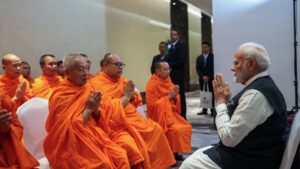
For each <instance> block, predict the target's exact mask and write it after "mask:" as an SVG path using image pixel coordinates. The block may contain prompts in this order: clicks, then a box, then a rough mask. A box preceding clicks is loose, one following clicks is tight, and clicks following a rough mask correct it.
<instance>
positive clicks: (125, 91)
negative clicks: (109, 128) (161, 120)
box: [91, 54, 176, 169]
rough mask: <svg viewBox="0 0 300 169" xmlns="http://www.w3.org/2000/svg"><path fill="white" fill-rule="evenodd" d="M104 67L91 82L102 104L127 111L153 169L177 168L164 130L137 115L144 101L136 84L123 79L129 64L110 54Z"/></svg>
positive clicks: (129, 120) (127, 116)
mask: <svg viewBox="0 0 300 169" xmlns="http://www.w3.org/2000/svg"><path fill="white" fill-rule="evenodd" d="M100 63H101V66H102V67H101V71H100V72H98V73H97V74H96V75H95V77H94V78H93V79H92V80H91V84H92V86H93V88H95V90H96V91H100V92H101V93H102V94H103V96H102V98H103V99H102V104H104V105H111V104H114V103H116V102H119V103H121V105H122V108H121V110H122V109H123V110H124V111H125V115H126V119H127V120H128V122H129V124H130V125H132V126H133V127H134V128H135V129H136V130H137V131H138V132H139V134H140V135H141V137H142V138H143V140H144V142H145V143H146V145H147V152H148V154H149V158H150V164H151V167H152V168H153V169H166V168H168V167H170V166H171V165H173V164H175V163H176V161H175V159H174V156H173V154H172V151H171V148H170V146H169V144H168V140H167V138H166V136H165V134H164V131H163V130H162V128H161V127H160V126H159V124H157V123H156V122H154V121H152V120H151V119H148V118H144V117H143V116H142V115H141V114H140V113H139V112H138V111H137V106H139V105H141V104H142V98H141V96H140V94H139V93H138V92H137V91H136V90H135V85H134V83H133V82H132V81H131V80H129V81H128V80H127V79H125V78H124V77H123V76H122V73H123V68H124V66H125V64H124V63H123V62H122V60H121V58H120V57H119V56H118V55H116V54H107V55H105V57H104V58H103V60H102V61H101V62H100ZM129 158H130V157H129Z"/></svg>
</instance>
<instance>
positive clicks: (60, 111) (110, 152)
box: [44, 79, 130, 169]
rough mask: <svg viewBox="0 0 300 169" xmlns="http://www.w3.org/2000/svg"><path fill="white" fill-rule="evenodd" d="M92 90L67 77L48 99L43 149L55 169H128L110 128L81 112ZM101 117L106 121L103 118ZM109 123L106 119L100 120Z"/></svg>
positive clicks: (121, 150)
mask: <svg viewBox="0 0 300 169" xmlns="http://www.w3.org/2000/svg"><path fill="white" fill-rule="evenodd" d="M90 93H91V88H90V87H89V85H83V86H75V85H73V84H71V83H70V82H69V81H68V80H67V79H65V80H64V81H63V82H62V83H61V84H60V86H59V87H58V88H56V89H54V91H53V94H52V95H51V97H50V99H49V115H48V118H47V122H46V130H47V132H48V135H47V137H46V138H45V141H44V152H45V155H46V157H47V159H48V160H49V163H50V165H51V167H52V168H53V169H65V168H66V169H67V168H74V169H77V168H88V169H100V168H101V169H129V168H130V166H129V162H128V158H127V155H126V152H125V150H124V149H122V148H121V147H119V146H118V145H116V144H115V143H114V142H112V141H111V140H110V139H109V138H108V136H107V135H106V133H105V132H104V131H105V130H107V128H101V127H99V126H98V125H97V123H96V121H95V120H94V118H92V117H89V119H88V121H87V123H86V124H84V123H83V119H82V112H83V110H84V108H85V105H86V101H87V99H88V97H89V95H90ZM100 120H103V118H102V117H100ZM100 124H101V125H102V126H106V124H105V123H104V122H102V121H101V122H100Z"/></svg>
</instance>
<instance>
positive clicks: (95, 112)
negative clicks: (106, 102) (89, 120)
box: [92, 92, 102, 121]
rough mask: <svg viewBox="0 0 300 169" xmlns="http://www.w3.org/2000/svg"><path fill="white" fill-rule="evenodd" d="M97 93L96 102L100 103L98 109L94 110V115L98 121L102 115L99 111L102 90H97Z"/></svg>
mask: <svg viewBox="0 0 300 169" xmlns="http://www.w3.org/2000/svg"><path fill="white" fill-rule="evenodd" d="M96 93H97V95H96V98H95V99H96V102H97V103H98V105H97V108H96V110H95V111H94V112H93V114H92V115H93V117H94V119H95V120H96V121H98V120H99V117H100V111H99V109H98V108H99V105H100V102H101V100H102V94H101V93H100V92H96Z"/></svg>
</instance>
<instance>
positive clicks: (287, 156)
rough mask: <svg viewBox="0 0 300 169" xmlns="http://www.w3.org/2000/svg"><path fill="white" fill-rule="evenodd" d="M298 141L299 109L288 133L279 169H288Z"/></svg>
mask: <svg viewBox="0 0 300 169" xmlns="http://www.w3.org/2000/svg"><path fill="white" fill-rule="evenodd" d="M299 142H300V111H298V112H297V114H296V116H295V118H294V121H293V124H292V127H291V131H290V135H289V138H288V142H287V145H286V147H285V150H284V154H283V157H282V160H281V165H280V169H290V168H291V166H292V163H293V160H294V157H295V154H296V151H297V150H298V145H299Z"/></svg>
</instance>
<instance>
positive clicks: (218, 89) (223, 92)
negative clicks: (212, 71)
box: [213, 73, 231, 105]
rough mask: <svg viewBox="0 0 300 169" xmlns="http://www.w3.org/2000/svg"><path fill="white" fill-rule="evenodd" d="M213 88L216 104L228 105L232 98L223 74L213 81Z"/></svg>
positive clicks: (217, 75)
mask: <svg viewBox="0 0 300 169" xmlns="http://www.w3.org/2000/svg"><path fill="white" fill-rule="evenodd" d="M213 88H214V95H215V101H216V104H217V105H218V104H221V103H225V104H227V103H228V101H229V99H230V97H231V92H230V88H229V85H228V83H226V82H225V81H224V79H223V77H222V75H221V74H218V73H217V74H216V78H215V80H213Z"/></svg>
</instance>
